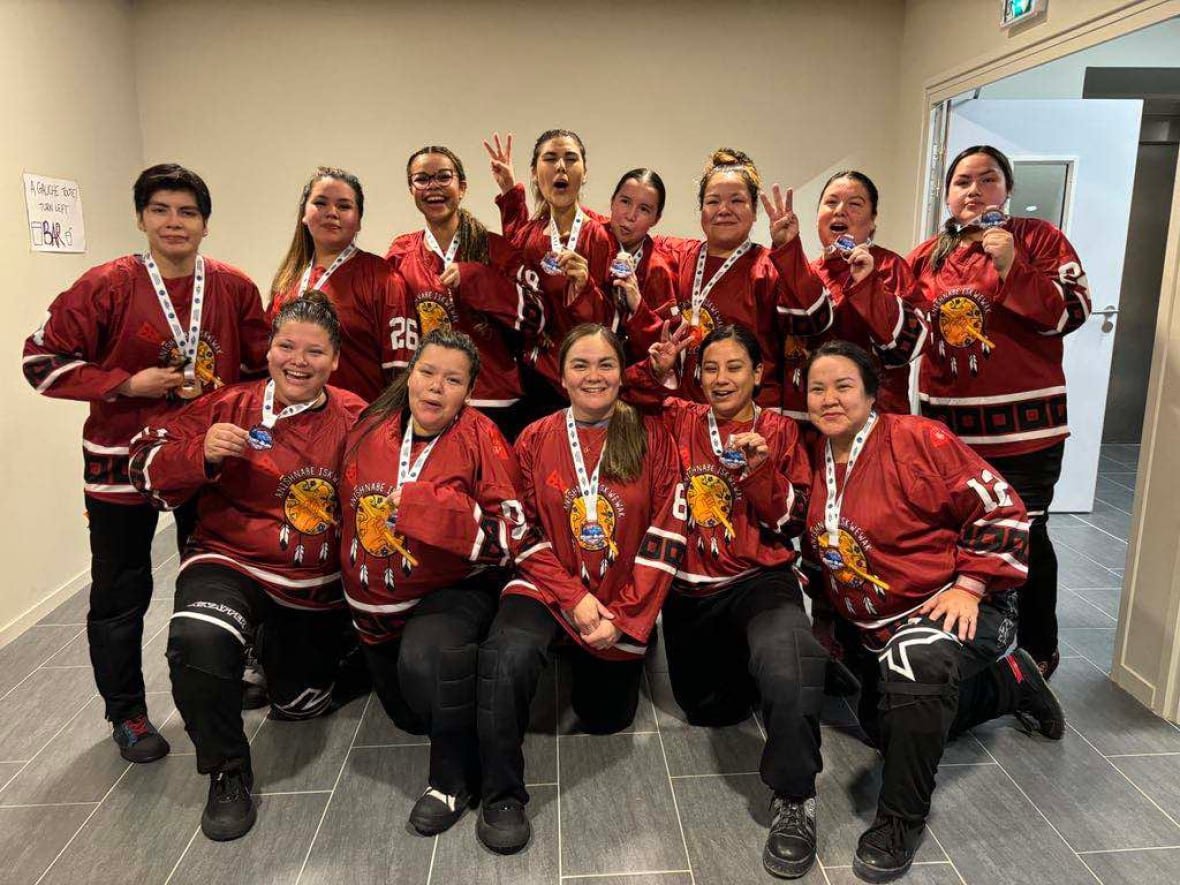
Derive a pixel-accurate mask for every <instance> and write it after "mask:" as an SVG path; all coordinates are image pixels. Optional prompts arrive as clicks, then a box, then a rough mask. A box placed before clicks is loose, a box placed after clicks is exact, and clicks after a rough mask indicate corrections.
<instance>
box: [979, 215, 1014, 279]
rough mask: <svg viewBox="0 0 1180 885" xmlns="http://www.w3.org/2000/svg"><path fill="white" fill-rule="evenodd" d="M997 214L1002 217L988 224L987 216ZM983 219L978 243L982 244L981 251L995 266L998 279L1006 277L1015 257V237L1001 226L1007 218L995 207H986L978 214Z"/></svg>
mask: <svg viewBox="0 0 1180 885" xmlns="http://www.w3.org/2000/svg"><path fill="white" fill-rule="evenodd" d="M996 215H998V216H999V217H1000V219H1002V220H1001V221H1000V222H999V223H997V224H990V223H989V222H988V221H987V219H988V217H989V216H992V217H994V216H996ZM980 218H981V219H984V220H983V222H982V223H981V225H980V226H981V227H983V228H984V231H983V239H982V240H980V245H982V246H983V251H984V252H986V253H987V255H988V257H989V258H991V260H992V264H994V265H995V266H996V272H997V273H999V275H1000V279H1001V280H1003V279H1007V278H1008V271H1009V270H1010V269H1011V267H1012V262H1013V260H1015V258H1016V245H1015V242H1016V241H1015V239H1014V238H1013V237H1012V232H1011V231H1010V230H1008V229H1007V228H1005V227H1003V224H1004V223H1006V222H1007V220H1008V219H1007V218H1006V217H1005V216H1004V214H1003V212H1001V211H1000V210H999V209H997V208H996V207H994V206H992V207H989V208H988V209H987V211H985V212H984V213H983V215H981V216H980Z"/></svg>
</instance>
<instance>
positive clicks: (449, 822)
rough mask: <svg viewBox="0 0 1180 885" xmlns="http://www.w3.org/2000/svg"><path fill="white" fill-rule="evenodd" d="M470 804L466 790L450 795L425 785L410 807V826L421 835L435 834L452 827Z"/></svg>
mask: <svg viewBox="0 0 1180 885" xmlns="http://www.w3.org/2000/svg"><path fill="white" fill-rule="evenodd" d="M471 804H473V803H472V796H471V794H470V793H468V792H467V791H466V790H464V791H463V792H462V793H459V794H458V795H456V796H450V795H447V794H446V793H444V792H442V791H441V790H436V789H435V788H434V787H427V788H426V792H425V793H423V794H422V795H421V796H419V797H418V801H417V802H415V803H414V807H413V808H412V809H410V826H411V827H413V828H414V829H415V830H416V831H417V832H418V833H419V834H420V835H422V836H437V835H438V834H439V833H444V832H446V831H447V830H449V829H450V828H451V827H453V826H454V825H455V822H456V821H457V820H459V818H461V817H462V816H463V812H464V811H466V810H467V808H468V806H469V805H471Z"/></svg>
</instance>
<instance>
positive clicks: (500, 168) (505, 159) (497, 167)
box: [483, 132, 516, 194]
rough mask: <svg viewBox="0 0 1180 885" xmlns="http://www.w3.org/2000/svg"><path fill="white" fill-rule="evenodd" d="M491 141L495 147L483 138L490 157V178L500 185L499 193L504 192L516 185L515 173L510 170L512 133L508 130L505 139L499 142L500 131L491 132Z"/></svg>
mask: <svg viewBox="0 0 1180 885" xmlns="http://www.w3.org/2000/svg"><path fill="white" fill-rule="evenodd" d="M492 141H493V142H494V143H495V147H493V146H492V145H490V144H488V142H487V139H484V143H483V146H484V150H486V151H487V152H488V156H489V157H491V158H492V178H494V179H496V184H498V185H499V186H500V193H502V194H506V193H508V192H509V191H510V190H512V189H513V188H514V187H516V173H515V172H513V171H512V133H511V132H509V133H508V137H507V139H506V140H505V141H504V143H503V144H501V142H500V133H499V132H493V133H492Z"/></svg>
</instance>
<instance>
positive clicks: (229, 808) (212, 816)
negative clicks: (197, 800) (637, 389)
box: [201, 767, 258, 842]
mask: <svg viewBox="0 0 1180 885" xmlns="http://www.w3.org/2000/svg"><path fill="white" fill-rule="evenodd" d="M253 786H254V777H253V775H251V774H250V772H249V771H248V770H247V769H245V768H241V767H235V768H229V769H226V770H224V771H215V772H214V773H213V774H211V775H210V776H209V798H208V799H206V800H205V811H204V812H203V813H202V814H201V832H202V833H204V834H205V835H206V836H208V837H209V838H210V839H212V840H213V841H214V842H228V841H229V840H231V839H238V838H240V837H242V836H245V835H246V834H247V833H248V832H250V828H251V827H252V826H254V819H255V818H256V817H257V816H258V810H257V808H256V807H255V805H254V797H253V796H251V795H250V788H251V787H253Z"/></svg>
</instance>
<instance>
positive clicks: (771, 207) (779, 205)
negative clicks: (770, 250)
mask: <svg viewBox="0 0 1180 885" xmlns="http://www.w3.org/2000/svg"><path fill="white" fill-rule="evenodd" d="M770 190H771V196H770V197H767V196H766V194H761V195H760V197H761V199H762V208H763V209H765V210H766V217H767V218H768V219H769V220H770V243H771V245H772V246H774V248H776V249H781V248H782V247H783V246H785V245H787V243H789V242H791V240H793V239H795V237H797V236H799V216H798V215H796V214H795V209H794V202H795V192H794V191H793V190H791V188H787V192H786V194H784V193H783V192H782V191H781V190H780V189H779V186H778V184H777V183H776V184H775V185H774V187H772V188H771V189H770Z"/></svg>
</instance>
